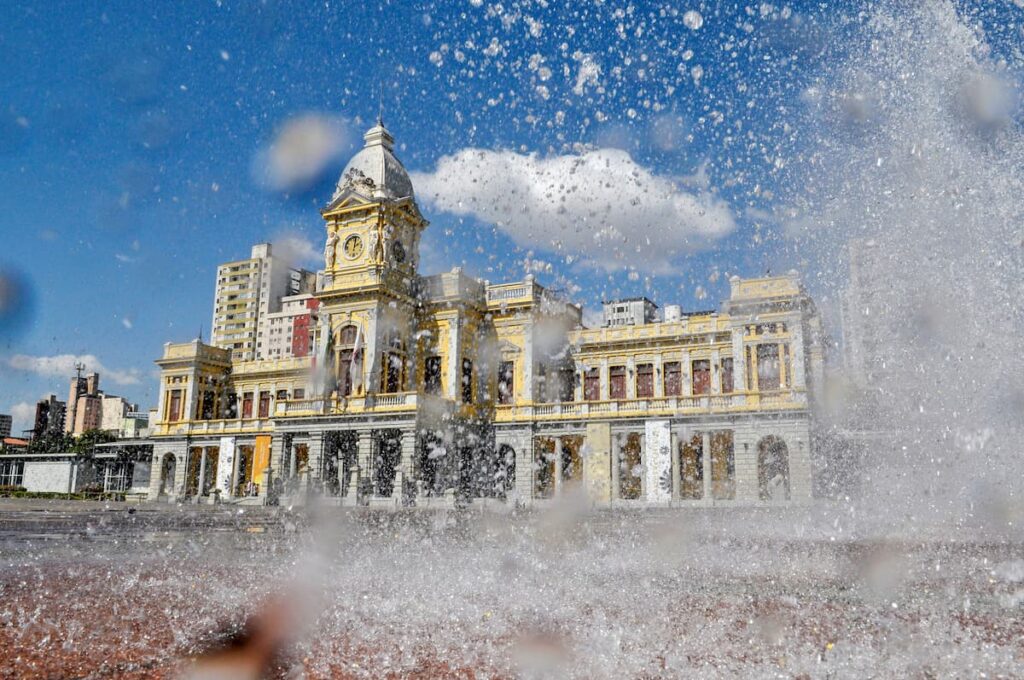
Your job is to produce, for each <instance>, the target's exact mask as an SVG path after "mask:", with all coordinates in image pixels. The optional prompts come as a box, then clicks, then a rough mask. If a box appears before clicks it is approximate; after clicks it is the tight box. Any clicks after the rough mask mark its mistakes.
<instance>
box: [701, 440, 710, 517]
mask: <svg viewBox="0 0 1024 680" xmlns="http://www.w3.org/2000/svg"><path fill="white" fill-rule="evenodd" d="M701 448H702V453H701V470H702V473H703V476H704V500H706V501H708V502H710V501H711V500H712V497H711V433H710V432H707V431H705V432H702V433H701Z"/></svg>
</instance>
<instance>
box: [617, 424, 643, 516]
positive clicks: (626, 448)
mask: <svg viewBox="0 0 1024 680" xmlns="http://www.w3.org/2000/svg"><path fill="white" fill-rule="evenodd" d="M618 446H619V498H621V499H624V500H637V499H639V498H641V497H642V495H643V435H642V434H639V433H637V432H630V433H629V434H627V435H626V436H625V437H620V439H619V445H618Z"/></svg>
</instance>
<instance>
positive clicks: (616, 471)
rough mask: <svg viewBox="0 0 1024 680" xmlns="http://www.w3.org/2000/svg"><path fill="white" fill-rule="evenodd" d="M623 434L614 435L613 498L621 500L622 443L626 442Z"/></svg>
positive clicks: (612, 439) (612, 440)
mask: <svg viewBox="0 0 1024 680" xmlns="http://www.w3.org/2000/svg"><path fill="white" fill-rule="evenodd" d="M624 441H625V440H624V439H623V436H622V434H621V433H620V434H617V435H612V438H611V442H612V500H613V501H617V500H619V494H620V492H621V491H622V487H621V485H620V482H619V475H620V473H621V472H622V470H621V468H620V466H621V465H622V445H623V443H624Z"/></svg>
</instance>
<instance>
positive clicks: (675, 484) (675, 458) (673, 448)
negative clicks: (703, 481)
mask: <svg viewBox="0 0 1024 680" xmlns="http://www.w3.org/2000/svg"><path fill="white" fill-rule="evenodd" d="M668 453H669V456H671V458H672V500H673V501H677V500H679V497H680V493H679V475H680V472H681V470H680V469H679V432H678V431H676V430H672V434H671V435H670V436H669V451H668Z"/></svg>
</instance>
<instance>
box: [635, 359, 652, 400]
mask: <svg viewBox="0 0 1024 680" xmlns="http://www.w3.org/2000/svg"><path fill="white" fill-rule="evenodd" d="M636 396H637V399H650V398H651V397H653V396H654V364H638V365H637V367H636Z"/></svg>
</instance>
